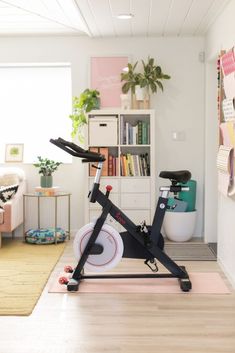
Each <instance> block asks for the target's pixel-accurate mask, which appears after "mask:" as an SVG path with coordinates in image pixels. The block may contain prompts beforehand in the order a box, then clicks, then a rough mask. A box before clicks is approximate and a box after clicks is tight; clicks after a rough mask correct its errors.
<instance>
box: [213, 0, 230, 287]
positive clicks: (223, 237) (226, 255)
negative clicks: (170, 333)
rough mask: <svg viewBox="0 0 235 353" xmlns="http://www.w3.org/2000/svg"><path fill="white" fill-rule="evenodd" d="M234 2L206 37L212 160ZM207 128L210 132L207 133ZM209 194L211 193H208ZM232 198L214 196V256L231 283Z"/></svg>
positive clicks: (214, 177) (214, 152)
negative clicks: (220, 69)
mask: <svg viewBox="0 0 235 353" xmlns="http://www.w3.org/2000/svg"><path fill="white" fill-rule="evenodd" d="M234 13H235V1H231V2H230V3H229V4H228V6H227V7H226V8H225V10H224V11H223V13H221V15H220V17H219V18H218V19H217V21H216V22H215V23H214V24H213V26H212V27H211V28H210V30H209V32H208V34H207V38H206V56H207V60H208V70H207V89H206V92H207V95H206V101H207V107H209V108H208V110H207V114H206V121H207V127H208V134H207V143H206V150H207V152H208V158H210V160H211V161H214V163H215V161H216V148H215V146H216V144H217V148H218V142H217V141H218V138H217V134H218V131H217V132H216V129H217V126H218V124H217V111H216V106H217V101H216V84H217V83H216V81H215V77H216V71H215V67H216V58H217V56H218V55H219V53H220V51H221V50H222V49H225V50H228V49H230V48H231V47H233V46H234V44H235V22H234ZM211 63H214V70H212V68H211V65H212V64H211ZM209 129H210V130H211V134H209ZM212 168H213V170H212V171H211V173H210V178H209V177H208V179H207V181H206V188H207V185H208V184H209V182H210V180H211V181H212V184H213V185H214V183H215V180H216V174H217V173H216V170H215V164H214V166H213V167H212ZM214 194H216V195H217V188H216V187H215V188H214ZM211 195H212V197H213V194H211ZM234 214H235V201H234V200H232V199H230V198H227V197H224V196H222V195H219V196H218V259H219V261H220V263H221V265H222V267H223V269H224V270H225V272H226V273H227V275H228V277H229V278H230V279H231V281H232V282H233V284H234V285H235V256H234V251H235V236H234V229H235V218H234Z"/></svg>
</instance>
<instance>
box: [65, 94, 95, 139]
mask: <svg viewBox="0 0 235 353" xmlns="http://www.w3.org/2000/svg"><path fill="white" fill-rule="evenodd" d="M99 95H100V92H99V91H97V90H91V89H89V88H87V89H85V91H83V92H82V93H81V94H80V96H79V97H76V96H75V97H73V106H72V108H73V111H72V114H71V115H69V118H70V119H71V120H72V132H71V136H72V137H73V138H74V137H75V136H76V135H78V139H79V141H80V142H84V136H83V132H82V128H83V126H84V125H85V124H87V119H86V113H89V112H90V111H91V110H92V109H99V108H100V98H99Z"/></svg>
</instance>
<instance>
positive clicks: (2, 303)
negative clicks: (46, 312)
mask: <svg viewBox="0 0 235 353" xmlns="http://www.w3.org/2000/svg"><path fill="white" fill-rule="evenodd" d="M64 248H65V243H62V244H57V245H54V244H51V245H32V244H26V243H23V242H22V240H19V239H16V240H12V239H3V244H2V247H1V249H0V278H1V281H0V315H30V314H31V312H32V311H33V308H34V306H35V305H36V303H37V301H38V299H39V297H40V295H41V293H42V290H43V288H44V286H45V284H46V282H47V280H48V278H49V276H50V274H51V271H52V270H53V268H54V266H55V265H56V263H57V261H58V260H59V258H60V256H61V254H62V252H63V250H64Z"/></svg>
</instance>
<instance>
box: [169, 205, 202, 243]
mask: <svg viewBox="0 0 235 353" xmlns="http://www.w3.org/2000/svg"><path fill="white" fill-rule="evenodd" d="M196 216H197V211H192V212H166V213H165V217H164V222H163V230H164V233H165V235H166V236H167V238H168V239H170V240H172V241H175V242H183V241H188V240H190V239H191V238H192V236H193V232H194V229H195V224H196Z"/></svg>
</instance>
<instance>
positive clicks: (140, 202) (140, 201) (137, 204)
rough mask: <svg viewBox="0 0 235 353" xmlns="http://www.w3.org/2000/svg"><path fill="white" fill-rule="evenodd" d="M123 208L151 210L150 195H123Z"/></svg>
mask: <svg viewBox="0 0 235 353" xmlns="http://www.w3.org/2000/svg"><path fill="white" fill-rule="evenodd" d="M120 204H121V208H122V209H123V208H132V209H136V208H137V209H138V208H144V209H145V208H150V194H137V193H136V194H134V193H133V194H121V202H120Z"/></svg>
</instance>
